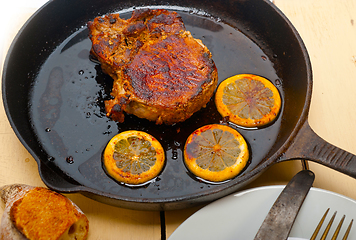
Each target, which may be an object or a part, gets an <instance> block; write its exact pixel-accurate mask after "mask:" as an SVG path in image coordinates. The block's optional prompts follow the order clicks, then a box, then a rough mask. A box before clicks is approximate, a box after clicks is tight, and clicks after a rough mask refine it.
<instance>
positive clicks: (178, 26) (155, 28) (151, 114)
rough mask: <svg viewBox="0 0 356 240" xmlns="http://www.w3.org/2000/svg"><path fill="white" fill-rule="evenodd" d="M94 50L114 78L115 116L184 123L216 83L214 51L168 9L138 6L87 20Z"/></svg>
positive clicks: (109, 106)
mask: <svg viewBox="0 0 356 240" xmlns="http://www.w3.org/2000/svg"><path fill="white" fill-rule="evenodd" d="M88 28H89V31H90V38H91V40H92V43H93V45H92V49H91V53H92V54H93V55H94V56H95V57H97V58H98V59H99V61H100V62H101V66H102V69H103V70H104V71H105V72H106V73H108V74H109V75H110V76H111V77H112V78H113V79H114V84H113V89H112V93H111V95H112V96H113V97H114V99H112V100H109V101H106V103H105V107H106V110H107V112H108V115H110V116H111V117H112V118H113V119H115V120H117V121H119V122H122V121H124V114H123V112H126V113H129V114H134V115H136V116H138V117H140V118H146V119H148V120H151V121H155V122H156V123H157V124H161V123H165V124H173V123H176V122H182V121H184V120H186V119H187V118H189V117H190V116H191V115H193V114H194V113H195V112H196V111H198V110H199V109H200V108H201V107H204V106H205V105H206V104H207V102H208V101H209V100H210V98H211V96H212V95H213V93H214V91H215V88H216V85H217V69H216V67H215V64H214V62H213V60H212V57H211V53H210V51H209V50H208V49H207V47H206V46H205V45H203V44H202V42H201V41H200V40H197V39H194V38H193V37H192V36H191V34H190V32H188V31H186V30H185V26H184V24H183V21H182V19H181V17H180V16H179V15H178V14H177V13H176V12H171V11H167V10H162V9H158V10H150V9H146V10H139V11H134V12H133V15H132V17H131V18H130V19H128V20H123V19H120V18H119V15H118V14H109V15H107V16H104V17H98V18H96V19H94V21H93V22H89V23H88Z"/></svg>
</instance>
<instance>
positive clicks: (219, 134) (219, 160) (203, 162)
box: [184, 124, 249, 182]
mask: <svg viewBox="0 0 356 240" xmlns="http://www.w3.org/2000/svg"><path fill="white" fill-rule="evenodd" d="M248 159H249V152H248V146H247V143H246V141H245V139H244V138H243V137H242V135H241V134H240V133H239V132H238V131H236V130H235V129H233V128H231V127H228V126H226V125H220V124H211V125H206V126H203V127H201V128H199V129H197V130H195V131H194V132H193V133H192V134H191V135H190V136H189V137H188V139H187V141H186V143H185V146H184V162H185V164H186V166H187V168H188V169H189V170H190V171H191V172H192V173H193V174H194V175H195V176H197V177H200V178H203V179H205V180H208V181H212V182H221V181H225V180H228V179H231V178H233V177H235V176H237V175H238V174H239V173H240V172H241V171H242V170H243V169H244V167H245V166H246V164H247V162H248Z"/></svg>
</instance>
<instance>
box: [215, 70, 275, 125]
mask: <svg viewBox="0 0 356 240" xmlns="http://www.w3.org/2000/svg"><path fill="white" fill-rule="evenodd" d="M215 103H216V107H217V109H218V111H219V113H220V114H221V115H222V116H223V117H228V118H229V121H231V122H233V123H235V124H237V125H240V126H243V127H261V126H264V125H266V124H268V123H270V122H272V121H273V120H274V119H275V118H276V117H277V115H278V112H279V111H280V108H281V97H280V95H279V92H278V90H277V88H276V87H275V86H274V85H273V84H272V83H271V82H270V81H269V80H267V79H266V78H263V77H260V76H256V75H252V74H240V75H235V76H233V77H230V78H227V79H226V80H224V81H223V82H222V83H221V84H220V85H219V87H218V89H217V91H216V95H215Z"/></svg>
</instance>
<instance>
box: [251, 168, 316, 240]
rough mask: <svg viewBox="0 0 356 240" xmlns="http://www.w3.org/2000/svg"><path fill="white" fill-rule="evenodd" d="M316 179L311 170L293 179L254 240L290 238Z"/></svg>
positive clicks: (303, 171) (275, 203) (300, 173)
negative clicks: (294, 224)
mask: <svg viewBox="0 0 356 240" xmlns="http://www.w3.org/2000/svg"><path fill="white" fill-rule="evenodd" d="M314 179H315V175H314V173H313V172H312V171H310V170H302V171H300V172H298V173H297V174H296V175H295V176H294V177H293V178H292V180H291V181H290V182H289V183H288V184H287V185H286V187H285V188H284V189H283V191H282V192H281V193H280V195H279V196H278V198H277V200H276V201H275V202H274V204H273V206H272V208H271V209H270V211H269V212H268V214H267V216H266V218H265V220H264V221H263V223H262V225H261V226H260V229H259V230H258V232H257V234H256V236H255V238H254V240H262V239H263V240H266V239H268V240H270V239H276V240H277V239H278V240H283V239H287V238H288V235H289V233H290V231H291V229H292V226H293V223H294V221H295V219H296V217H297V215H298V212H299V210H300V208H301V206H302V204H303V202H304V200H305V198H306V196H307V195H308V192H309V190H310V188H311V186H312V185H313V182H314Z"/></svg>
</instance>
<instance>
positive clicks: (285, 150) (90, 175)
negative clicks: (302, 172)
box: [2, 0, 356, 210]
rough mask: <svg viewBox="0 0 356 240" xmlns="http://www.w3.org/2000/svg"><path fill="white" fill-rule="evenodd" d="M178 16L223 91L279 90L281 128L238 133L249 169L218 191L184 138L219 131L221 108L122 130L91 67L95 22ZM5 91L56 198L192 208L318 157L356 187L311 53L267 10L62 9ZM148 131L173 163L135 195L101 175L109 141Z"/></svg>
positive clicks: (219, 3) (24, 53) (27, 33)
mask: <svg viewBox="0 0 356 240" xmlns="http://www.w3.org/2000/svg"><path fill="white" fill-rule="evenodd" d="M141 7H152V8H166V9H169V10H175V11H178V12H179V13H180V14H181V16H182V18H183V20H184V22H185V24H186V27H187V30H189V31H191V33H192V34H193V36H194V37H196V38H200V39H201V40H202V41H203V42H204V43H205V45H207V47H208V48H209V49H210V50H211V52H212V55H213V59H214V61H215V63H216V65H217V68H218V73H219V81H222V80H223V79H225V78H227V77H230V76H232V75H235V74H239V73H252V74H257V75H262V76H264V77H266V78H268V79H270V80H271V82H272V83H273V84H275V86H276V87H277V88H278V89H279V91H280V93H281V96H282V100H283V104H282V111H281V113H280V114H279V116H278V118H277V120H276V121H275V122H274V123H272V124H271V125H269V126H267V127H264V128H261V129H243V128H239V127H237V126H234V125H231V124H230V125H231V126H232V127H234V128H236V129H237V130H238V131H239V132H240V133H241V134H242V135H243V136H244V137H245V139H246V140H247V142H248V144H249V148H250V151H251V157H250V163H249V165H248V166H247V168H246V169H244V171H243V172H242V173H241V174H240V175H239V176H237V177H236V178H234V179H232V180H230V181H226V182H224V183H219V184H212V183H207V182H204V181H201V180H200V179H197V178H195V177H194V176H192V175H191V174H190V173H189V172H188V171H187V169H186V168H185V166H184V164H183V159H182V150H183V146H184V142H185V139H186V138H187V137H188V135H189V134H190V133H191V132H192V131H194V130H195V129H196V128H198V127H200V126H202V125H205V124H209V123H220V122H221V121H222V118H221V116H220V115H219V114H218V112H217V111H216V108H215V105H214V101H213V100H212V101H210V102H209V104H208V105H207V107H206V108H204V109H202V110H201V111H199V112H197V113H196V114H194V115H193V117H191V118H190V119H188V120H187V121H186V122H184V123H181V124H176V125H174V126H156V125H155V124H154V123H151V122H148V121H146V120H142V119H138V118H136V117H134V116H127V117H126V120H125V123H123V124H118V123H116V122H113V121H111V120H110V119H109V118H107V117H106V116H105V112H104V110H103V101H104V100H105V99H108V98H109V97H110V96H109V93H110V90H111V85H112V81H111V79H110V77H108V76H107V75H105V74H104V73H103V72H102V71H101V69H100V66H99V64H97V63H95V62H93V61H91V60H90V58H89V49H90V41H89V39H88V36H87V34H88V31H87V28H86V23H87V22H88V21H90V20H92V19H94V18H95V17H97V16H101V15H104V14H107V13H112V12H120V13H121V16H122V17H124V18H129V17H130V13H131V11H132V10H133V9H135V8H141ZM2 81H3V82H2V91H3V92H2V93H3V101H4V105H5V110H6V113H7V116H8V118H9V121H10V123H11V126H12V127H13V129H14V131H15V133H16V135H17V136H18V138H19V139H20V141H21V142H22V144H23V145H24V146H25V147H26V148H27V150H28V151H29V152H30V153H31V154H32V156H33V157H34V158H35V160H36V161H37V163H38V167H39V173H40V175H41V178H42V179H43V181H44V183H45V184H46V185H47V186H48V187H49V188H51V189H53V190H56V191H59V192H64V193H70V192H80V193H82V194H84V195H86V196H88V197H90V198H93V199H95V200H98V201H100V202H104V203H107V204H111V205H115V206H120V207H126V208H133V209H140V210H169V209H179V208H186V207H190V206H193V205H196V204H200V203H203V202H208V201H212V200H215V199H217V198H220V197H223V196H225V195H227V194H230V193H232V192H234V191H236V190H238V189H239V188H241V187H242V186H244V185H245V184H247V183H249V182H251V181H252V180H254V179H255V178H257V177H258V176H259V174H260V173H261V172H263V171H264V170H265V169H267V168H268V167H270V166H271V165H273V164H275V163H278V162H281V161H285V160H291V159H308V160H312V161H316V162H319V163H321V164H324V165H326V166H328V167H331V168H333V169H336V170H338V171H340V172H343V173H346V174H348V175H350V176H352V177H356V159H355V156H354V155H352V154H350V153H347V152H345V151H343V150H341V149H339V148H337V147H335V146H332V145H330V144H329V143H327V142H325V141H324V140H323V139H321V138H319V137H318V136H317V135H316V134H315V133H314V132H313V131H312V130H311V128H310V127H309V124H308V121H307V116H308V109H309V104H310V99H311V90H312V71H311V65H310V61H309V57H308V54H307V51H306V48H305V46H304V44H303V42H302V40H301V38H300V36H299V35H298V33H297V31H296V30H295V29H294V27H293V26H292V25H291V23H290V22H289V21H288V19H287V18H286V17H285V16H284V15H283V14H282V13H281V12H280V11H279V10H278V9H277V8H276V7H275V6H274V5H273V4H272V3H270V2H269V1H263V0H248V1H247V0H230V1H226V0H210V1H209V0H195V1H192V0H170V1H154V0H146V1H135V0H131V1H127V0H125V1H120V0H102V1H97V0H76V1H73V0H54V1H49V2H48V3H47V4H46V5H45V6H43V7H42V8H41V9H40V10H39V11H37V12H36V13H35V14H34V15H33V16H32V17H31V18H30V19H29V20H28V21H27V22H26V24H25V25H24V26H23V27H22V29H21V30H20V31H19V33H18V34H17V36H16V38H15V40H14V41H13V43H12V45H11V47H10V50H9V52H8V55H7V57H6V61H5V65H4V71H3V79H2ZM128 129H136V130H143V131H146V132H148V133H150V134H152V135H153V136H155V137H156V138H158V139H159V140H160V142H161V143H162V145H163V147H164V148H165V150H166V158H167V163H166V166H165V168H164V170H163V172H162V173H161V174H160V175H159V176H158V177H157V178H156V179H154V181H151V182H149V183H148V184H145V185H143V186H140V187H132V186H125V185H122V184H120V183H117V182H115V181H114V180H112V179H111V178H110V177H108V176H107V175H106V174H105V173H104V171H103V169H102V166H101V159H100V158H101V153H102V151H103V149H104V147H105V145H106V143H107V142H108V141H109V140H110V138H111V137H113V136H114V135H115V134H117V133H118V132H120V131H124V130H128Z"/></svg>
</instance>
